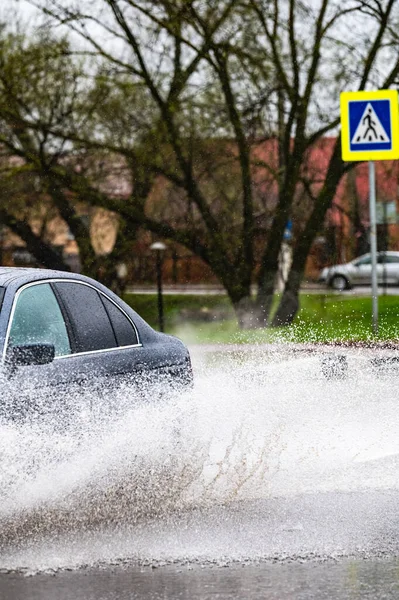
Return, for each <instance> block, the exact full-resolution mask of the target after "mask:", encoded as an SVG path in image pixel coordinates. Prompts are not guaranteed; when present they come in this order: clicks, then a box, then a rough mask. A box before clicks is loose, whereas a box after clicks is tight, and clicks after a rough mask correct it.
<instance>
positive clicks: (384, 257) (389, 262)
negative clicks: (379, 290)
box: [379, 252, 399, 284]
mask: <svg viewBox="0 0 399 600" xmlns="http://www.w3.org/2000/svg"><path fill="white" fill-rule="evenodd" d="M379 262H380V263H381V264H382V275H381V279H382V283H390V284H397V283H398V281H399V256H393V255H391V254H385V253H384V252H382V253H381V254H380V256H379Z"/></svg>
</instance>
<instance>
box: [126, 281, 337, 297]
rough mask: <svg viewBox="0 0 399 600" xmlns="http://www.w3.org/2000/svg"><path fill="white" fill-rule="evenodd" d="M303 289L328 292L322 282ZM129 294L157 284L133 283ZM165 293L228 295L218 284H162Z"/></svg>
mask: <svg viewBox="0 0 399 600" xmlns="http://www.w3.org/2000/svg"><path fill="white" fill-rule="evenodd" d="M301 290H302V291H306V292H309V293H313V294H320V293H323V292H327V291H330V290H327V289H326V287H325V286H324V285H323V284H320V283H307V282H305V283H304V284H302V286H301ZM255 291H256V287H255V286H253V289H252V292H253V293H255ZM126 293H127V294H156V293H157V288H156V286H155V285H131V286H128V287H127V288H126ZM162 293H163V294H178V295H188V296H226V290H225V289H224V288H223V287H222V286H221V285H217V284H191V283H190V284H186V285H184V284H177V285H173V284H164V285H163V286H162Z"/></svg>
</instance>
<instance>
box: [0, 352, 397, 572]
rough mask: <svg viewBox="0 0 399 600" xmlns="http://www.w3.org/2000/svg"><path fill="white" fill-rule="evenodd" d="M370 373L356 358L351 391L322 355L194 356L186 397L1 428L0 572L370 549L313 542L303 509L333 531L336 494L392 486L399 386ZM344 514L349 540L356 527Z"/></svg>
mask: <svg viewBox="0 0 399 600" xmlns="http://www.w3.org/2000/svg"><path fill="white" fill-rule="evenodd" d="M368 362H369V356H368V355H367V354H365V353H364V352H358V353H357V354H356V353H354V354H353V360H352V362H351V363H350V374H349V377H348V379H347V380H343V381H328V380H325V379H324V378H323V376H322V374H321V370H320V358H319V356H317V354H312V353H309V354H306V353H305V354H294V355H292V354H287V352H286V350H283V351H281V352H280V351H277V350H275V351H274V352H272V353H270V351H269V352H268V353H265V352H263V351H261V350H260V349H256V348H254V349H250V350H247V351H243V350H238V351H236V352H232V353H229V354H226V352H223V353H221V352H216V353H215V352H213V353H206V354H204V353H200V354H199V355H198V356H197V355H196V353H195V352H194V363H195V367H196V385H195V388H194V390H192V391H189V392H185V393H184V394H179V395H177V394H174V393H171V394H169V395H168V396H166V397H163V398H162V399H159V398H156V399H155V398H147V399H146V400H143V399H142V398H141V399H140V400H138V401H136V402H135V401H134V400H135V397H134V392H133V390H132V389H131V388H130V387H129V386H125V387H124V388H121V389H118V390H117V391H115V392H108V393H107V394H105V397H104V396H103V397H102V398H100V397H98V396H96V397H93V394H87V395H86V396H85V395H84V394H82V393H81V392H80V393H77V397H78V400H79V407H80V410H78V411H76V410H75V411H74V417H73V419H70V421H69V422H68V423H67V424H65V426H64V427H63V426H60V423H59V422H58V423H57V419H56V415H49V416H48V417H46V418H44V419H43V418H42V419H39V420H37V419H36V420H35V419H33V420H30V421H24V422H15V423H3V425H2V426H1V436H0V456H1V463H2V469H1V474H0V525H1V529H0V548H1V556H0V567H4V568H21V567H31V568H37V569H41V568H48V567H49V565H51V566H52V568H59V567H65V566H74V567H76V566H82V565H84V564H95V563H96V562H98V561H100V562H101V561H105V562H107V561H115V560H123V559H129V560H131V559H134V560H142V561H146V560H147V561H148V560H153V559H159V560H169V559H170V560H174V559H179V560H183V559H188V558H189V559H190V560H192V559H193V558H195V557H202V558H203V559H205V558H206V559H207V560H213V559H218V560H219V559H220V558H221V557H226V556H228V557H230V558H234V557H237V556H245V557H247V558H255V557H259V556H272V555H273V553H280V554H281V555H284V554H285V553H286V552H294V553H295V552H297V553H298V552H300V551H301V550H303V547H304V546H303V545H304V544H305V547H306V548H307V552H308V553H309V552H318V551H320V552H321V551H322V550H323V551H325V550H326V548H328V549H329V550H328V551H329V552H330V553H331V552H338V551H341V550H342V547H344V549H345V548H346V550H348V548H350V547H352V546H353V543H352V542H353V540H356V539H357V542H356V543H354V546H356V544H357V546H359V544H360V545H362V547H366V546H367V544H365V540H364V538H356V535H355V536H354V537H353V536H352V538H353V539H352V542H351V543H352V546H351V543H349V541H348V539H347V538H346V537H345V536H344V538H340V540H341V541H340V542H339V543H337V542H335V543H332V544H331V539H330V538H329V537H328V536H324V538H323V536H322V537H321V539H320V540H318V541H317V543H316V538H317V536H316V538H315V539H314V536H311V538H309V531H308V525H306V523H305V524H304V522H303V520H304V519H303V515H301V513H300V511H299V512H298V507H300V506H303V503H304V502H305V504H306V507H307V511H308V520H309V519H310V518H311V520H312V521H313V527H314V528H315V531H317V527H315V523H314V521H316V523H317V514H318V512H317V511H318V510H319V515H320V506H321V505H320V503H319V508H317V502H316V501H315V498H318V499H319V500H320V501H322V502H325V503H327V506H329V509H328V510H327V511H326V510H325V506H324V508H323V510H322V513H323V515H324V517H323V518H324V520H325V518H326V514H329V515H330V516H331V515H335V516H336V517H337V512H336V507H337V506H338V505H340V502H339V501H337V498H336V496H334V498H335V500H331V496H328V494H336V493H339V494H343V493H345V494H349V495H351V494H354V493H358V494H364V493H366V491H367V493H368V492H371V491H372V493H373V494H375V493H376V491H377V492H378V491H380V492H381V493H388V490H389V493H391V492H392V491H394V492H395V491H396V490H397V489H398V485H399V484H398V480H397V466H398V464H397V463H398V460H399V459H398V457H399V438H398V435H397V431H398V425H399V415H398V410H397V392H396V387H397V378H396V377H390V376H389V375H388V376H384V377H381V378H378V377H376V375H375V373H374V372H373V371H372V370H370V369H368V368H367V365H368ZM110 396H112V398H111V397H110ZM111 399H112V402H110V400H111ZM104 403H105V404H104ZM110 405H112V406H114V407H115V406H118V407H119V409H118V410H117V411H110V410H108V409H107V407H109V406H110ZM89 406H91V409H90V410H89ZM61 425H62V422H61ZM392 493H393V492H392ZM371 496H372V494H371V495H370V498H371ZM359 497H360V496H359ZM361 497H362V498H364V496H361ZM384 497H385V496H384ZM304 498H305V499H306V498H308V500H303V499H304ZM309 498H312V499H313V500H312V502H310V500H309ZM323 498H324V500H323ZM373 498H374V499H373V503H374V504H373V503H372V504H370V503H367V501H363V505H364V507H365V508H364V510H363V517H364V515H365V514H366V513H367V511H368V510H369V509H370V510H371V509H372V510H373V512H375V508H376V507H375V502H377V503H378V501H377V500H376V499H375V496H373ZM344 504H345V503H344ZM282 506H285V512H283V513H281V507H282ZM345 506H347V511H348V514H347V517H346V519H344V521H345V526H344V527H343V530H345V531H347V530H348V523H350V522H351V523H352V524H353V523H354V522H355V520H356V519H355V520H354V514H353V513H352V511H351V510H350V508H349V507H350V506H351V502H349V503H347V504H345ZM290 507H291V508H290ZM367 507H368V508H367ZM377 512H379V511H378V510H377ZM344 513H345V510H344V508H343V506H342V505H340V515H341V516H342V514H344ZM259 515H263V517H262V518H261V519H260V516H259ZM276 515H279V518H280V520H279V519H278V518H277V519H276ZM311 515H312V516H311ZM272 517H273V518H272ZM259 519H260V520H259ZM262 519H263V520H262ZM270 519H271V521H270ZM305 521H306V519H305ZM271 522H272V523H273V526H271V525H270V523H271ZM356 522H357V521H356ZM377 525H378V526H380V525H381V521H379V522H378V523H377ZM243 527H244V530H245V532H244V530H243ZM262 527H263V528H264V535H263V536H259V531H260V530H261V528H262ZM373 527H374V526H373ZM356 531H359V527H358V529H357V530H356ZM276 532H277V533H276ZM335 533H336V532H335ZM331 535H332V534H331V532H330V536H331ZM334 535H335V534H334ZM334 535H332V539H333V540H334ZM345 535H347V534H345ZM254 536H255V538H256V539H255V541H254ZM287 536H288V537H289V542H288V541H287ZM374 538H375V528H373V529H372V531H371V530H370V532H369V536H368V538H367V540H368V541H370V540H371V539H374ZM256 540H257V541H256ZM273 540H274V541H273ZM293 540H294V541H295V540H296V542H295V543H294V541H293ZM345 540H346V541H345ZM367 543H368V542H367ZM295 544H296V545H295ZM357 546H356V547H357ZM367 547H368V546H367Z"/></svg>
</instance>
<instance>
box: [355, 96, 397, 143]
mask: <svg viewBox="0 0 399 600" xmlns="http://www.w3.org/2000/svg"><path fill="white" fill-rule="evenodd" d="M348 108H349V136H350V150H351V152H364V151H369V150H391V149H392V132H391V114H390V102H389V100H366V101H363V100H351V101H350V102H349V103H348Z"/></svg>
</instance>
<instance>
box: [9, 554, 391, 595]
mask: <svg viewBox="0 0 399 600" xmlns="http://www.w3.org/2000/svg"><path fill="white" fill-rule="evenodd" d="M0 590H1V592H0V597H1V598H7V600H22V599H25V598H29V600H132V599H135V600H165V599H180V600H216V599H217V600H229V599H231V598H239V599H242V600H255V599H256V600H260V599H262V600H333V599H337V598H339V599H340V600H383V599H384V600H391V599H392V600H394V599H397V598H398V597H399V562H398V561H395V560H390V561H372V562H370V561H358V560H350V561H349V560H344V561H340V562H337V563H332V564H317V563H316V564H298V563H293V564H276V565H270V564H262V565H253V564H250V565H246V566H230V567H229V568H224V569H223V568H209V567H207V568H199V567H181V568H175V567H163V568H160V569H155V570H154V569H149V568H143V569H125V570H120V569H117V570H115V569H113V568H112V567H109V568H108V569H107V570H97V569H96V570H91V571H89V572H75V573H60V574H58V575H57V576H55V577H51V576H48V575H43V574H41V575H36V576H35V577H34V578H30V577H29V578H24V577H22V576H20V575H19V576H18V575H9V576H7V578H6V579H5V578H4V577H1V576H0Z"/></svg>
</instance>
